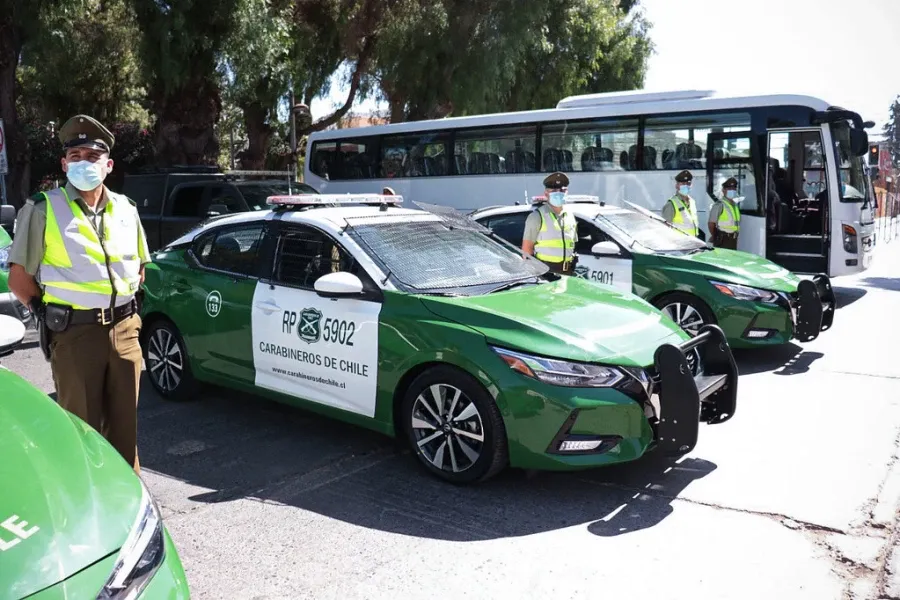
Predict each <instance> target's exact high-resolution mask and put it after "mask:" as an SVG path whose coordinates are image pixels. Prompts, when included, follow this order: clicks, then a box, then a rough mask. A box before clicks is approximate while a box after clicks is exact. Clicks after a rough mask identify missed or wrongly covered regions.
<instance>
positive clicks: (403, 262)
mask: <svg viewBox="0 0 900 600" xmlns="http://www.w3.org/2000/svg"><path fill="white" fill-rule="evenodd" d="M416 204H417V205H418V203H416ZM421 206H423V208H424V206H429V205H421ZM437 208H438V211H435V212H432V211H431V210H429V211H428V212H431V213H432V215H437V216H439V219H435V218H434V217H433V216H430V215H424V216H425V217H426V218H421V217H419V218H417V217H404V218H403V220H398V219H397V216H396V215H391V214H390V213H385V214H384V215H378V216H374V215H367V216H362V217H348V218H347V219H346V220H347V227H348V229H349V230H351V231H352V234H353V236H354V237H355V238H356V239H357V240H358V241H359V242H360V243H361V244H362V245H363V246H365V248H366V250H367V252H368V253H369V254H370V255H371V256H373V257H377V258H378V260H379V261H380V262H381V263H383V264H384V266H385V267H386V268H387V269H388V271H390V274H391V275H392V276H393V277H394V278H395V279H396V280H397V281H399V282H400V283H401V284H403V285H404V286H407V287H409V288H411V289H414V290H419V291H431V290H441V289H447V288H466V287H474V286H480V285H491V284H496V285H500V284H503V283H508V282H513V281H517V280H523V279H529V278H532V277H537V276H540V275H543V274H544V273H546V272H547V266H546V265H544V264H543V263H542V262H540V261H539V260H537V259H535V258H532V257H522V256H521V255H518V254H516V252H515V251H514V250H513V249H511V248H510V247H508V246H503V245H501V244H499V243H498V242H496V241H494V240H493V239H491V238H489V237H487V234H490V230H489V229H487V228H486V227H484V226H483V225H480V224H478V223H475V222H474V221H473V220H472V219H469V218H468V217H467V216H465V215H464V214H462V213H460V212H458V211H455V210H453V209H445V208H444V207H437ZM445 211H447V212H445ZM454 213H455V214H454ZM445 215H446V216H445Z"/></svg>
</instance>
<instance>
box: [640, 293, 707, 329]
mask: <svg viewBox="0 0 900 600" xmlns="http://www.w3.org/2000/svg"><path fill="white" fill-rule="evenodd" d="M653 305H654V306H656V308H658V309H659V310H661V311H662V312H663V313H665V314H666V315H667V316H668V317H669V318H671V319H672V320H673V321H675V323H677V324H678V326H679V327H681V328H682V329H683V330H684V331H686V332H687V333H688V334H690V335H691V336H695V335H697V334H698V333H699V331H700V328H701V327H703V326H704V325H710V324H713V325H714V324H715V323H716V316H715V314H713V311H712V310H710V308H709V306H707V305H706V303H705V302H704V301H703V300H701V299H700V298H698V297H697V296H694V295H692V294H685V293H684V292H673V293H671V294H665V295H664V296H661V297H659V298H657V299H656V301H654V302H653Z"/></svg>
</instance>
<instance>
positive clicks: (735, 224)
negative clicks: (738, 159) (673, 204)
mask: <svg viewBox="0 0 900 600" xmlns="http://www.w3.org/2000/svg"><path fill="white" fill-rule="evenodd" d="M737 187H738V182H737V179H735V178H734V177H729V178H728V179H726V180H725V183H723V184H722V199H721V200H717V201H716V203H715V204H713V205H712V208H710V210H709V223H707V225H709V233H710V235H711V236H712V240H713V245H714V246H716V247H718V248H728V249H729V250H737V241H738V235H739V234H740V232H741V209H740V208H738V205H737V202H736V201H735V199H736V198H737Z"/></svg>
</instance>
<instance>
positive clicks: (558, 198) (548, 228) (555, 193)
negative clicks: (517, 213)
mask: <svg viewBox="0 0 900 600" xmlns="http://www.w3.org/2000/svg"><path fill="white" fill-rule="evenodd" d="M568 191H569V178H568V177H566V175H565V173H551V174H550V175H548V176H547V177H545V178H544V197H545V198H546V199H547V202H541V203H540V205H539V206H538V207H537V208H536V209H535V210H534V211H532V212H531V214H530V215H528V218H527V219H526V220H525V231H524V233H523V235H522V252H524V253H525V254H531V255H533V256H534V257H535V258H537V259H539V260H541V261H543V262H544V263H546V264H547V266H549V267H550V270H551V271H554V272H556V273H562V274H564V275H572V274H573V273H574V272H575V264H576V262H577V256H576V254H575V240H576V231H577V223H576V221H575V215H573V214H572V213H570V212H568V211H567V210H566V208H565V205H566V194H567V193H568Z"/></svg>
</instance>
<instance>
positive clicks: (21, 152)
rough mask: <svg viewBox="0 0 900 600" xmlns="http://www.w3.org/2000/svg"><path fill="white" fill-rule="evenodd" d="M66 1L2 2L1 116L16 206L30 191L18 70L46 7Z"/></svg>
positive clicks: (11, 197)
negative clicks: (20, 114)
mask: <svg viewBox="0 0 900 600" xmlns="http://www.w3.org/2000/svg"><path fill="white" fill-rule="evenodd" d="M66 5H67V2H66V0H3V3H2V5H0V119H3V125H4V129H5V131H6V143H7V159H8V160H9V175H8V176H7V179H6V182H7V196H8V197H9V201H10V204H13V205H14V206H20V205H21V204H22V202H24V200H25V197H26V196H27V194H28V193H29V191H30V190H29V189H28V178H29V173H28V162H29V161H28V157H29V154H28V152H29V150H28V138H27V135H26V132H25V130H24V129H23V128H22V127H21V124H20V122H19V118H18V114H17V111H16V104H17V102H16V101H17V99H18V95H19V90H18V82H17V79H16V72H17V71H18V67H19V60H20V58H21V55H22V48H23V47H24V46H25V43H26V42H28V40H30V39H32V38H33V37H35V35H36V34H37V33H38V31H39V23H40V15H42V14H43V13H44V11H46V10H50V9H54V10H59V9H61V8H64V7H65V6H66ZM0 177H2V175H0Z"/></svg>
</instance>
